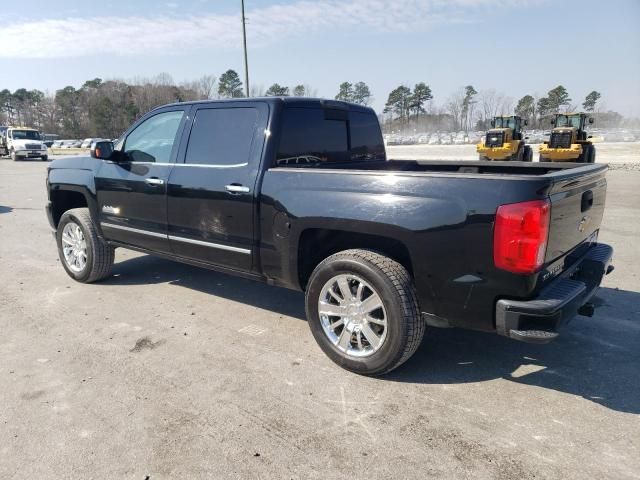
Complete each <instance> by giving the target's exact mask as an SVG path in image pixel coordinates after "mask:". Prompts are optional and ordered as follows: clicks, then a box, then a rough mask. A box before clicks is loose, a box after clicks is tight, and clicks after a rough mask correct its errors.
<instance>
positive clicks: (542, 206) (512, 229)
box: [493, 200, 551, 273]
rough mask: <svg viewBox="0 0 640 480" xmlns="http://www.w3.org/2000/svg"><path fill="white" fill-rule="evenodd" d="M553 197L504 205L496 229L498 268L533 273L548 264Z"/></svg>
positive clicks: (495, 256) (500, 210) (498, 213)
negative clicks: (551, 199) (546, 259)
mask: <svg viewBox="0 0 640 480" xmlns="http://www.w3.org/2000/svg"><path fill="white" fill-rule="evenodd" d="M550 216H551V204H550V203H549V200H533V201H530V202H522V203H511V204H509V205H501V206H499V207H498V210H497V212H496V223H495V228H494V232H493V261H494V263H495V265H496V267H498V268H500V269H503V270H508V271H509V272H514V273H533V272H535V271H537V270H538V269H539V268H540V267H541V266H542V265H543V263H544V256H545V253H546V251H547V237H548V235H549V218H550Z"/></svg>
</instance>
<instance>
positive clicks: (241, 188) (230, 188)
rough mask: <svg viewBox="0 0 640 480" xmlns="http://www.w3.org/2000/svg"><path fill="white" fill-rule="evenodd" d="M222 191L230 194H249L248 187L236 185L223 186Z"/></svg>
mask: <svg viewBox="0 0 640 480" xmlns="http://www.w3.org/2000/svg"><path fill="white" fill-rule="evenodd" d="M224 189H225V190H226V191H227V192H231V193H249V187H245V186H244V185H238V184H235V183H232V184H231V185H225V187H224Z"/></svg>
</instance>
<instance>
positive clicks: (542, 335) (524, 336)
mask: <svg viewBox="0 0 640 480" xmlns="http://www.w3.org/2000/svg"><path fill="white" fill-rule="evenodd" d="M557 336H558V333H556V332H548V331H546V330H509V337H511V338H513V339H514V340H520V341H521V342H527V343H540V344H542V343H549V342H551V341H552V340H554V339H555V338H556V337H557Z"/></svg>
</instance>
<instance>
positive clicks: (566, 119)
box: [556, 115, 580, 129]
mask: <svg viewBox="0 0 640 480" xmlns="http://www.w3.org/2000/svg"><path fill="white" fill-rule="evenodd" d="M556 127H574V128H578V129H579V128H580V115H558V116H557V117H556Z"/></svg>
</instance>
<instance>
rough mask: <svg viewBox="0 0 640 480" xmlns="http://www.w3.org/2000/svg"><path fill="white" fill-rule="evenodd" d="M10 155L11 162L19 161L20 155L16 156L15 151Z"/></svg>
mask: <svg viewBox="0 0 640 480" xmlns="http://www.w3.org/2000/svg"><path fill="white" fill-rule="evenodd" d="M9 155H10V156H11V160H13V161H14V162H17V161H18V155H17V154H16V151H15V150H11V153H10V154H9Z"/></svg>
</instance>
